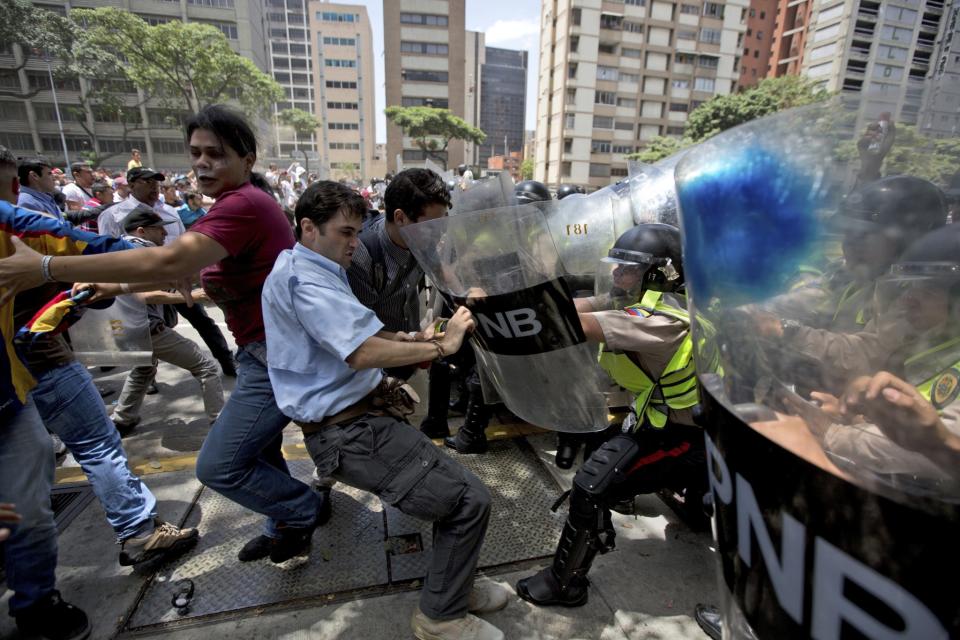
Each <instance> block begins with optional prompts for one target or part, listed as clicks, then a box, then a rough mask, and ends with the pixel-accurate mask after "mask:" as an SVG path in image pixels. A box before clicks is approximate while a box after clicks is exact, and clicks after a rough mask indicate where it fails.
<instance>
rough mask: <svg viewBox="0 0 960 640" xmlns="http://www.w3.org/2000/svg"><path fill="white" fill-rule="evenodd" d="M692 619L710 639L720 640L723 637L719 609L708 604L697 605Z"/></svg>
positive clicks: (721, 618)
mask: <svg viewBox="0 0 960 640" xmlns="http://www.w3.org/2000/svg"><path fill="white" fill-rule="evenodd" d="M693 617H694V619H695V620H696V621H697V624H698V625H700V628H701V629H703V632H704V633H705V634H707V635H708V636H710V638H712V639H713V640H720V639H721V638H722V637H723V617H722V616H721V615H720V610H719V609H717V608H716V607H714V606H711V605H708V604H698V605H697V607H696V609H694V612H693Z"/></svg>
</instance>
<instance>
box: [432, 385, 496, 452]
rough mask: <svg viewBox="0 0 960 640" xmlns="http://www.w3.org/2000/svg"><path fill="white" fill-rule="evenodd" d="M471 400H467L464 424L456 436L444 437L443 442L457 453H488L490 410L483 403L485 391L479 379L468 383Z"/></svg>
mask: <svg viewBox="0 0 960 640" xmlns="http://www.w3.org/2000/svg"><path fill="white" fill-rule="evenodd" d="M468 389H470V400H469V401H468V402H467V416H466V418H464V420H463V426H462V427H460V430H459V431H457V434H456V435H455V436H451V437H449V438H444V439H443V444H445V445H447V446H448V447H450V448H451V449H456V451H457V453H486V452H487V434H486V433H485V431H486V428H487V422H489V421H490V410H489V409H488V408H487V406H486V405H485V404H484V403H483V391H482V390H481V389H480V381H479V379H478V380H477V381H476V384H472V383H470V384H468Z"/></svg>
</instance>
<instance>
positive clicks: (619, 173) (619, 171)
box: [610, 167, 629, 178]
mask: <svg viewBox="0 0 960 640" xmlns="http://www.w3.org/2000/svg"><path fill="white" fill-rule="evenodd" d="M628 175H629V172H628V171H627V168H626V167H610V177H611V178H626V177H627V176H628Z"/></svg>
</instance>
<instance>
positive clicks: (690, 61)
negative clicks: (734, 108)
mask: <svg viewBox="0 0 960 640" xmlns="http://www.w3.org/2000/svg"><path fill="white" fill-rule="evenodd" d="M748 8H749V3H748V1H747V0H730V1H729V2H698V1H695V0H686V1H683V0H682V1H681V2H677V3H674V2H668V1H666V0H624V1H623V2H610V1H603V0H575V1H574V0H541V25H540V26H541V30H540V84H539V90H538V96H537V150H536V163H535V169H534V177H535V178H536V179H537V180H540V181H543V182H546V183H548V184H552V185H556V184H559V183H573V184H580V185H590V186H593V187H600V186H604V185H607V184H609V183H610V182H611V180H616V179H617V178H622V177H624V176H626V175H627V160H626V155H627V154H629V153H632V152H634V151H637V150H638V148H641V147H642V146H643V145H644V144H645V143H647V142H649V141H650V140H651V139H653V138H655V137H656V136H659V135H681V134H682V133H683V127H684V123H685V122H686V120H687V114H688V113H689V112H690V111H692V110H693V109H695V108H696V107H697V106H698V105H700V104H701V103H702V102H704V101H706V100H709V99H710V98H711V97H713V96H714V95H717V94H726V93H730V92H731V91H733V90H734V89H735V87H736V83H737V79H738V78H739V75H740V68H739V59H740V51H741V49H740V47H741V46H742V42H741V38H740V36H741V35H742V34H743V33H744V31H745V30H746V19H747V11H748Z"/></svg>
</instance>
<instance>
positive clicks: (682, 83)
mask: <svg viewBox="0 0 960 640" xmlns="http://www.w3.org/2000/svg"><path fill="white" fill-rule="evenodd" d="M672 86H673V88H674V89H689V88H690V80H688V79H687V78H674V80H673V82H672Z"/></svg>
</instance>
